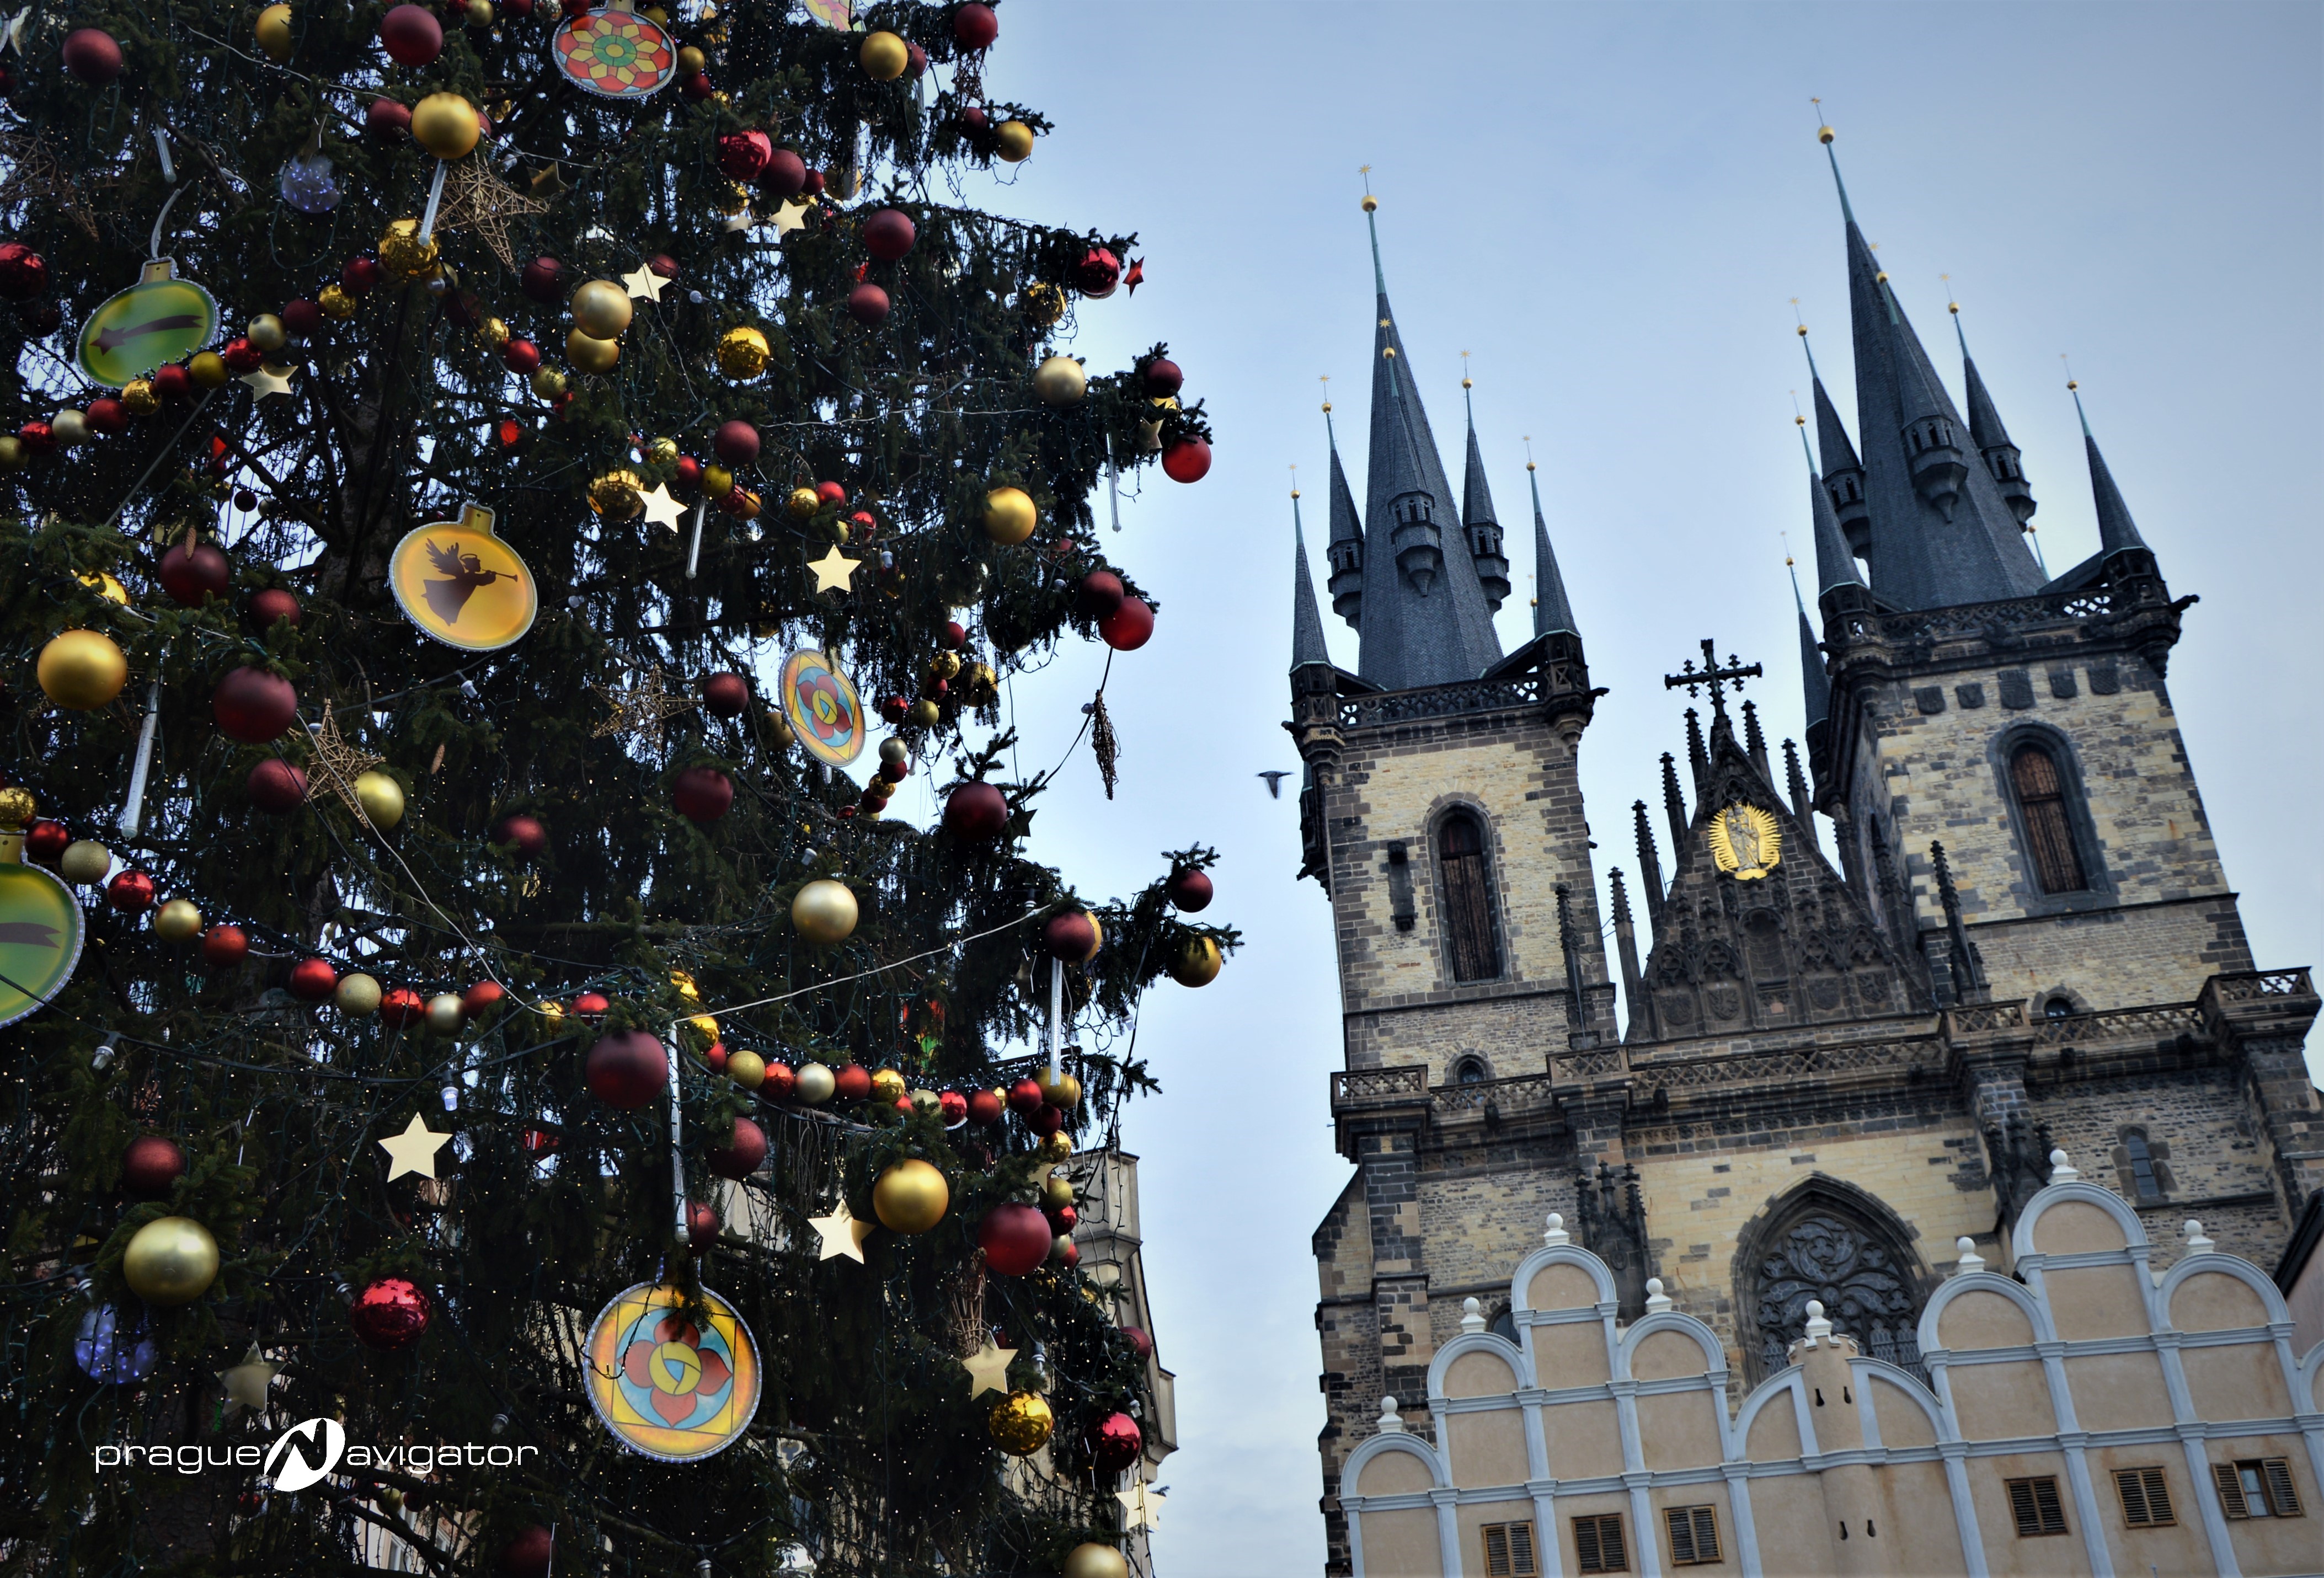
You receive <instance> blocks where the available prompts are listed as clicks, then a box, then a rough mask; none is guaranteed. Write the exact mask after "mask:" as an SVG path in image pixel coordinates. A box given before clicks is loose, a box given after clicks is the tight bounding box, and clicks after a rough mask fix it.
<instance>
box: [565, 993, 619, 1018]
mask: <svg viewBox="0 0 2324 1578" xmlns="http://www.w3.org/2000/svg"><path fill="white" fill-rule="evenodd" d="M611 1007H613V999H612V998H610V997H607V996H606V995H605V994H604V992H583V993H582V994H581V995H580V996H578V997H576V998H575V999H574V1000H573V1011H574V1012H575V1013H576V1014H579V1015H580V1016H581V1017H582V1018H583V1019H584V1020H587V1021H588V1022H589V1023H591V1024H593V1025H594V1024H595V1023H596V1022H597V1021H598V1020H602V1019H604V1017H605V1010H607V1009H609V1008H611Z"/></svg>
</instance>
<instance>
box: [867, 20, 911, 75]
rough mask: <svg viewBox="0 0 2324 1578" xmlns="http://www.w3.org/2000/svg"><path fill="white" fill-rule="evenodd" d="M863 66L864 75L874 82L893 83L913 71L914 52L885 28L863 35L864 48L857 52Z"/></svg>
mask: <svg viewBox="0 0 2324 1578" xmlns="http://www.w3.org/2000/svg"><path fill="white" fill-rule="evenodd" d="M855 58H856V59H857V60H860V61H862V64H863V74H864V75H865V76H867V77H869V78H871V80H872V81H874V82H893V81H894V80H895V79H896V78H899V77H901V76H902V75H903V74H904V73H905V72H906V71H907V70H908V69H911V64H912V52H911V51H909V50H908V49H906V48H905V47H904V41H903V40H902V39H899V38H898V37H897V36H896V35H895V34H894V33H892V32H888V31H887V30H886V29H885V28H881V29H879V30H877V31H875V32H867V33H865V34H864V35H863V48H862V50H860V51H857V52H856V57H855Z"/></svg>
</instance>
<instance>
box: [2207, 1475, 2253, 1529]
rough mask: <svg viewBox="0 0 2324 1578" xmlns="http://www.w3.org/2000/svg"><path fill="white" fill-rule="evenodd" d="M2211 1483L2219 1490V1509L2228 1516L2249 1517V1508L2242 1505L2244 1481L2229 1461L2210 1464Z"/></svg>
mask: <svg viewBox="0 0 2324 1578" xmlns="http://www.w3.org/2000/svg"><path fill="white" fill-rule="evenodd" d="M2211 1483H2212V1484H2213V1485H2215V1486H2217V1487H2218V1492H2219V1510H2220V1511H2222V1512H2224V1513H2226V1514H2227V1516H2228V1517H2229V1518H2249V1517H2250V1516H2251V1509H2250V1508H2248V1507H2246V1506H2245V1505H2244V1482H2243V1479H2242V1477H2241V1476H2240V1475H2238V1474H2237V1473H2236V1465H2235V1464H2233V1463H2213V1464H2212V1465H2211Z"/></svg>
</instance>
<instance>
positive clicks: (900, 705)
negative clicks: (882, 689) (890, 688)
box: [880, 696, 912, 724]
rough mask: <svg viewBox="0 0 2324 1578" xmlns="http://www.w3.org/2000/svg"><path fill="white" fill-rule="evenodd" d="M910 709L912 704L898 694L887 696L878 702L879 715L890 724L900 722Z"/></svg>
mask: <svg viewBox="0 0 2324 1578" xmlns="http://www.w3.org/2000/svg"><path fill="white" fill-rule="evenodd" d="M911 710H912V704H911V703H910V702H908V701H906V700H905V699H904V698H903V697H900V696H891V697H888V698H887V699H886V700H884V701H882V702H881V704H880V715H881V717H883V718H885V719H887V720H888V721H889V722H890V723H891V724H900V723H902V722H903V721H904V715H905V714H906V713H908V712H910V711H911Z"/></svg>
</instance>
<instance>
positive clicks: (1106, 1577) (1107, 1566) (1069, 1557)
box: [1058, 1541, 1130, 1578]
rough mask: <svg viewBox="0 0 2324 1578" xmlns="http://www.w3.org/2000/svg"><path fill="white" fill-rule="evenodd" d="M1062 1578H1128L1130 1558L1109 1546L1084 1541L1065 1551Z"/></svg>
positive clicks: (1061, 1569) (1061, 1570)
mask: <svg viewBox="0 0 2324 1578" xmlns="http://www.w3.org/2000/svg"><path fill="white" fill-rule="evenodd" d="M1058 1572H1059V1573H1061V1574H1062V1575H1063V1578H1130V1558H1128V1557H1127V1556H1125V1555H1122V1554H1121V1553H1120V1551H1117V1550H1115V1549H1114V1548H1113V1547H1112V1546H1102V1545H1099V1544H1097V1543H1096V1542H1094V1541H1084V1542H1083V1543H1082V1544H1080V1545H1077V1546H1074V1548H1073V1549H1072V1550H1070V1551H1067V1552H1066V1553H1065V1565H1064V1566H1063V1567H1061V1568H1059V1569H1058Z"/></svg>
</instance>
